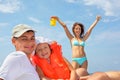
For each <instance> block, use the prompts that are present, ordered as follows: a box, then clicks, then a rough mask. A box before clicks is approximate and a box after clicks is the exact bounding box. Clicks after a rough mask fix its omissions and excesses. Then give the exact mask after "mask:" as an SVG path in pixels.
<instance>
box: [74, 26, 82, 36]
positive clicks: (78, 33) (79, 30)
mask: <svg viewBox="0 0 120 80" xmlns="http://www.w3.org/2000/svg"><path fill="white" fill-rule="evenodd" d="M74 33H75V36H80V33H81V27H80V26H79V25H76V26H75V28H74Z"/></svg>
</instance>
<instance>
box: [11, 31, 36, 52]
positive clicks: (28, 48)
mask: <svg viewBox="0 0 120 80" xmlns="http://www.w3.org/2000/svg"><path fill="white" fill-rule="evenodd" d="M12 43H13V44H14V45H15V47H16V51H23V52H25V53H26V54H31V53H32V52H33V50H34V49H35V46H36V44H35V34H34V32H32V31H29V32H25V33H24V34H23V35H21V36H20V37H18V38H12Z"/></svg>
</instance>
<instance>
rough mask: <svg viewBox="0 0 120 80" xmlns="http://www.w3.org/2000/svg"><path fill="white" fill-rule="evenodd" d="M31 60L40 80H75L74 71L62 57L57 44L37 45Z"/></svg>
mask: <svg viewBox="0 0 120 80" xmlns="http://www.w3.org/2000/svg"><path fill="white" fill-rule="evenodd" d="M32 60H33V61H34V63H35V64H36V66H37V72H38V74H39V76H40V78H41V79H42V80H51V79H52V80H58V79H62V80H77V74H76V71H75V70H74V69H73V67H72V65H71V64H70V63H69V62H68V61H67V59H65V58H64V57H63V56H62V52H61V46H60V45H58V44H57V42H53V43H51V44H48V43H46V42H44V43H39V44H38V45H37V47H36V50H35V55H34V56H32Z"/></svg>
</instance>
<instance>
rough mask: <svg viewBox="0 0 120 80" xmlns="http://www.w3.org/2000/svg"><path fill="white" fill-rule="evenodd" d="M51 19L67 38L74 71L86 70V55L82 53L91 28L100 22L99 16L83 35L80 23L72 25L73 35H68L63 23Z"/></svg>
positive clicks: (82, 26) (82, 27) (55, 17)
mask: <svg viewBox="0 0 120 80" xmlns="http://www.w3.org/2000/svg"><path fill="white" fill-rule="evenodd" d="M51 18H54V19H56V20H57V21H58V22H59V23H60V24H61V25H62V27H63V28H64V30H65V32H66V35H67V37H68V38H69V40H70V42H71V45H72V66H73V68H74V69H77V68H79V67H81V68H85V69H87V66H88V62H87V58H86V54H85V51H84V46H85V41H86V40H87V39H88V37H89V36H90V34H91V32H92V30H93V28H94V27H95V25H96V24H97V23H98V21H99V20H100V18H101V17H100V16H97V17H96V20H95V21H94V22H93V24H92V25H91V26H90V28H89V29H88V31H87V32H86V33H85V34H84V25H83V24H81V23H77V22H76V23H74V24H73V28H72V31H73V34H74V36H73V35H72V34H71V33H70V31H69V30H68V28H67V26H66V24H65V23H63V22H62V21H61V20H60V19H59V18H58V17H57V16H52V17H51Z"/></svg>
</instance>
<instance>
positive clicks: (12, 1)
mask: <svg viewBox="0 0 120 80" xmlns="http://www.w3.org/2000/svg"><path fill="white" fill-rule="evenodd" d="M20 5H21V4H20V1H19V0H0V12H2V13H14V12H15V11H18V10H19V9H20Z"/></svg>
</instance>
